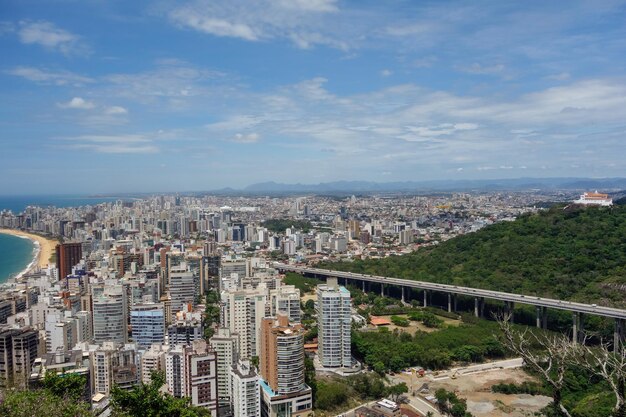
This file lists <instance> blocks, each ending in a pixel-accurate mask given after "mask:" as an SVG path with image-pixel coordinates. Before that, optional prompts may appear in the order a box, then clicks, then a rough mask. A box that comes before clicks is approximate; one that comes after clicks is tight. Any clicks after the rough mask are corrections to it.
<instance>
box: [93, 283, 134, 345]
mask: <svg viewBox="0 0 626 417" xmlns="http://www.w3.org/2000/svg"><path fill="white" fill-rule="evenodd" d="M107 290H109V289H107ZM110 290H111V291H106V292H102V293H100V294H98V295H97V296H96V295H94V299H93V339H94V341H95V342H96V343H103V342H107V341H111V342H117V343H126V342H127V341H128V318H127V306H126V296H125V292H124V291H123V289H122V288H121V286H120V287H119V288H111V289H110ZM116 290H117V291H116Z"/></svg>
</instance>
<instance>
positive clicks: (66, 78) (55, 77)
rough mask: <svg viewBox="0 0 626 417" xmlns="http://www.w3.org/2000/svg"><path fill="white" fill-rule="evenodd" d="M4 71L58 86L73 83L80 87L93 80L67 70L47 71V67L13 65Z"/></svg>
mask: <svg viewBox="0 0 626 417" xmlns="http://www.w3.org/2000/svg"><path fill="white" fill-rule="evenodd" d="M6 73H7V74H10V75H15V76H17V77H22V78H25V79H27V80H29V81H34V82H38V83H41V84H54V85H59V86H63V85H73V86H76V87H80V86H82V85H83V84H87V83H93V82H94V80H93V79H92V78H89V77H84V76H82V75H78V74H74V73H72V72H69V71H49V70H47V69H43V70H41V69H39V68H33V67H15V68H13V69H10V70H8V71H6Z"/></svg>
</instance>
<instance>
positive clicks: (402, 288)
mask: <svg viewBox="0 0 626 417" xmlns="http://www.w3.org/2000/svg"><path fill="white" fill-rule="evenodd" d="M400 289H401V290H402V298H401V300H402V304H404V303H405V301H404V287H400Z"/></svg>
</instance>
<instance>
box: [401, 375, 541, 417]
mask: <svg viewBox="0 0 626 417" xmlns="http://www.w3.org/2000/svg"><path fill="white" fill-rule="evenodd" d="M395 378H396V379H401V380H402V381H404V382H406V384H407V385H408V386H409V387H412V388H413V390H414V391H420V389H423V388H425V387H426V386H427V389H423V390H422V391H421V393H420V394H418V395H420V396H421V397H422V398H424V399H425V398H426V397H428V396H429V395H434V393H435V391H437V389H439V388H444V389H446V390H447V391H452V392H455V393H456V394H457V396H459V397H460V398H465V399H466V400H467V410H468V411H469V412H471V413H472V414H473V415H474V416H476V417H487V416H489V417H505V416H513V417H523V416H524V417H525V416H533V415H534V414H535V413H536V412H537V411H539V410H541V409H542V408H543V407H545V406H546V405H548V404H549V403H550V401H551V398H550V397H545V396H541V395H535V396H533V395H528V394H514V395H506V394H496V393H492V392H491V386H492V385H494V384H498V383H507V384H508V383H515V384H520V383H522V382H524V381H532V380H534V379H533V377H531V376H529V375H528V374H527V373H526V372H524V371H523V370H522V369H520V368H519V367H504V368H500V367H492V368H488V367H485V368H483V369H481V368H477V369H475V370H474V369H464V370H462V371H460V372H455V371H454V370H451V371H450V372H447V373H443V374H439V375H426V376H425V377H423V378H418V377H415V376H411V375H407V374H397V375H396V376H395Z"/></svg>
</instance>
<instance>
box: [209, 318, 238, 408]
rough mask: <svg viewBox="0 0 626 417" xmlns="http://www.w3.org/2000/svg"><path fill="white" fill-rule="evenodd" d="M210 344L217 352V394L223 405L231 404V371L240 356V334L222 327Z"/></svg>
mask: <svg viewBox="0 0 626 417" xmlns="http://www.w3.org/2000/svg"><path fill="white" fill-rule="evenodd" d="M209 344H210V345H211V347H212V348H213V350H215V353H216V354H217V394H218V397H219V402H220V406H222V404H229V403H230V401H231V397H232V392H231V379H230V377H231V373H230V371H231V368H232V366H233V364H234V363H235V361H236V360H237V358H238V357H239V335H238V334H236V333H232V332H231V331H230V329H228V328H224V327H220V328H219V329H217V333H216V334H215V335H214V336H213V337H211V339H209Z"/></svg>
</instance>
